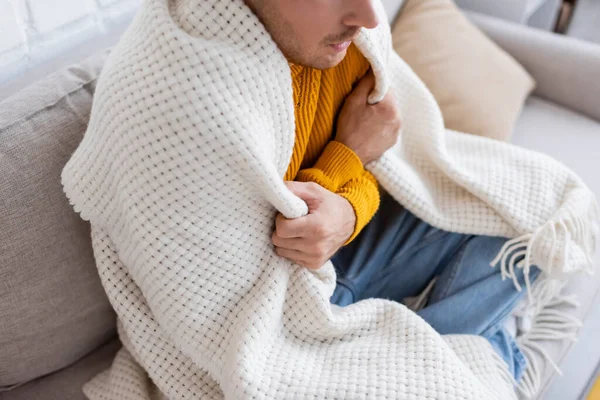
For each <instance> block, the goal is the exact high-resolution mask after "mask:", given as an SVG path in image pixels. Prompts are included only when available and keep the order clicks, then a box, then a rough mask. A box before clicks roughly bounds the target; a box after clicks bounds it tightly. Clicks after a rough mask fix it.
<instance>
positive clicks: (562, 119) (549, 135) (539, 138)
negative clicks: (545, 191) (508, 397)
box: [513, 97, 600, 399]
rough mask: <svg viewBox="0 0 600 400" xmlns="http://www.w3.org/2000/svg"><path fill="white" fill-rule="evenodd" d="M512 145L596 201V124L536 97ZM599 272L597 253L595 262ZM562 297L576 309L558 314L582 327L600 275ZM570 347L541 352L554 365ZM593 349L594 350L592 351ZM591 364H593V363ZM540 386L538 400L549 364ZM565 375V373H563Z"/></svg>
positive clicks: (573, 284)
mask: <svg viewBox="0 0 600 400" xmlns="http://www.w3.org/2000/svg"><path fill="white" fill-rule="evenodd" d="M513 143H515V144H518V145H520V146H523V147H526V148H528V149H531V150H536V151H540V152H542V153H545V154H548V155H550V156H552V157H554V158H556V159H557V160H559V161H561V162H562V163H563V164H565V165H567V166H568V167H569V168H571V169H572V170H573V171H575V172H576V173H577V174H579V176H580V177H581V178H582V179H583V180H584V182H586V183H587V184H588V185H589V186H590V188H591V189H592V190H593V191H594V193H595V194H596V196H597V197H598V198H600V174H598V169H599V167H600V164H599V158H598V155H599V154H600V153H599V149H600V122H599V121H595V120H593V119H590V118H588V117H586V116H583V115H581V114H578V113H576V112H573V111H571V110H568V109H566V108H564V107H562V106H559V105H556V104H554V103H551V102H549V101H546V100H543V99H541V98H539V97H531V98H529V99H528V100H527V101H526V103H525V108H524V110H523V113H522V115H521V116H520V118H519V120H518V121H517V124H516V128H515V132H514V135H513ZM594 260H595V263H596V266H597V268H600V253H598V252H597V254H596V256H595V258H594ZM563 294H566V295H571V294H575V295H577V300H578V301H579V302H580V307H579V308H577V309H575V310H573V309H572V308H570V307H566V306H561V307H559V310H561V311H565V312H568V313H570V314H571V315H573V316H575V317H577V318H578V319H579V320H580V321H582V322H584V323H585V320H586V317H587V316H588V315H589V314H590V312H591V311H592V310H593V308H594V307H598V305H599V301H600V273H596V274H595V276H592V277H590V276H587V275H584V274H582V275H578V276H575V277H574V278H573V279H571V281H570V282H569V284H568V285H567V286H566V288H565V290H564V292H563ZM573 345H574V343H573V342H571V341H568V340H562V341H545V342H543V348H544V349H545V350H546V351H547V352H548V354H549V355H550V357H551V358H552V360H554V361H555V362H556V363H557V364H558V365H560V363H561V362H562V361H563V359H565V357H566V355H567V353H568V352H569V351H570V350H571V348H572V347H573ZM578 345H583V346H588V347H587V348H588V350H589V351H595V354H591V353H590V360H597V359H598V356H600V349H597V346H595V343H588V344H587V345H586V344H584V343H580V344H578ZM593 349H597V350H593ZM593 362H594V363H595V361H593ZM542 365H543V372H542V386H541V389H540V393H539V397H538V399H544V398H546V396H545V393H546V391H547V390H548V389H549V387H550V385H551V383H552V381H553V379H554V378H555V377H556V376H557V374H556V372H555V371H554V369H553V367H552V366H551V365H550V364H549V363H542ZM565 372H566V371H565Z"/></svg>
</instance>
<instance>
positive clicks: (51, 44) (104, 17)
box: [0, 0, 140, 100]
mask: <svg viewBox="0 0 600 400" xmlns="http://www.w3.org/2000/svg"><path fill="white" fill-rule="evenodd" d="M139 4H140V0H0V100H1V99H3V98H5V97H7V96H9V95H10V94H12V93H14V92H16V91H17V90H20V89H21V88H23V87H24V86H26V85H28V84H30V83H31V82H34V81H36V80H37V79H41V78H43V77H44V76H46V75H47V74H48V73H51V72H53V71H56V70H58V69H60V68H63V67H65V66H67V65H69V64H71V63H74V62H77V61H79V60H81V59H82V58H85V57H87V56H90V55H92V54H93V53H95V52H97V51H99V50H100V49H102V48H104V47H108V46H111V45H112V44H114V43H115V42H116V41H117V40H118V37H119V35H120V33H121V32H122V31H123V30H124V29H125V27H126V26H127V25H128V24H129V21H130V20H131V18H132V16H133V13H134V12H135V9H136V8H137V6H138V5H139Z"/></svg>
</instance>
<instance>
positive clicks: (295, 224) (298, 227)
mask: <svg viewBox="0 0 600 400" xmlns="http://www.w3.org/2000/svg"><path fill="white" fill-rule="evenodd" d="M306 222H307V221H306V217H300V218H295V219H287V218H286V217H284V216H283V215H282V214H277V217H276V218H275V233H276V234H277V236H279V237H280V238H284V239H289V238H301V237H303V236H304V234H305V232H306Z"/></svg>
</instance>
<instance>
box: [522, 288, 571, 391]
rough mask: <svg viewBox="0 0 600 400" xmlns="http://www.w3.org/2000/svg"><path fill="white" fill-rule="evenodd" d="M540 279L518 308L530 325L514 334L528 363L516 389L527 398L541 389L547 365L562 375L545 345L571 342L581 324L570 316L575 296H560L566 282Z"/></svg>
mask: <svg viewBox="0 0 600 400" xmlns="http://www.w3.org/2000/svg"><path fill="white" fill-rule="evenodd" d="M540 278H542V279H541V280H540V281H539V282H538V283H537V284H536V285H535V288H534V290H533V293H532V297H531V298H529V299H528V301H527V304H525V305H524V306H523V307H521V308H522V309H524V311H523V312H522V313H523V314H525V315H521V317H525V318H523V319H522V320H524V321H527V320H528V319H527V316H530V321H531V325H530V326H520V327H519V331H520V332H519V335H517V344H518V345H519V348H520V349H521V351H522V352H523V354H524V355H525V358H526V360H527V368H526V370H525V372H524V374H523V377H522V378H521V381H520V382H519V384H518V386H517V389H518V391H519V393H520V394H521V396H522V397H524V398H527V399H529V398H533V397H535V396H536V395H537V393H538V391H539V390H540V386H541V384H542V379H543V376H544V371H545V365H546V364H549V365H550V366H552V368H553V369H554V370H555V371H556V372H557V373H558V374H559V375H562V372H561V370H560V368H559V367H558V365H557V363H556V362H555V361H554V360H552V358H551V357H550V354H548V351H547V350H546V346H547V344H546V343H547V342H560V341H564V340H569V341H573V342H574V341H576V340H577V333H578V331H579V328H581V326H582V323H581V321H579V319H577V318H575V317H573V316H572V315H571V312H572V310H573V309H574V308H577V307H579V303H578V302H577V301H576V299H575V295H570V296H567V295H562V294H561V293H560V292H561V291H562V289H563V288H564V286H565V282H561V281H557V280H552V279H549V278H548V277H546V276H544V277H540ZM515 315H517V316H519V312H518V311H517V312H516V313H515Z"/></svg>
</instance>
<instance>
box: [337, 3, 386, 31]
mask: <svg viewBox="0 0 600 400" xmlns="http://www.w3.org/2000/svg"><path fill="white" fill-rule="evenodd" d="M344 1H347V6H348V7H347V14H346V16H345V17H344V20H343V21H342V22H343V23H344V25H346V26H357V27H361V28H367V29H372V28H376V27H377V25H379V19H378V18H377V12H376V11H375V7H374V6H373V1H374V0H344Z"/></svg>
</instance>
